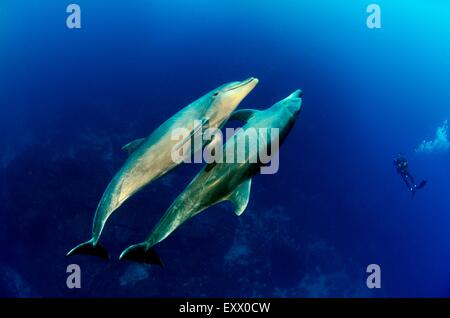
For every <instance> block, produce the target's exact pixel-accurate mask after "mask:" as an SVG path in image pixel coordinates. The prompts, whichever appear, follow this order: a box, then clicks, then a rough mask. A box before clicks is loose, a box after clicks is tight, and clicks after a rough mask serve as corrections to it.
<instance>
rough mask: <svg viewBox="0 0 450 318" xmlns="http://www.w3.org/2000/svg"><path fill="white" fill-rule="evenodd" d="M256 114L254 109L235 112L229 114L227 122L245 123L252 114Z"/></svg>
mask: <svg viewBox="0 0 450 318" xmlns="http://www.w3.org/2000/svg"><path fill="white" fill-rule="evenodd" d="M256 112H258V111H257V110H255V109H240V110H236V111H234V112H233V113H232V114H231V116H230V118H229V120H240V121H243V122H247V121H248V120H249V119H250V118H251V117H252V116H253V115H254V114H256Z"/></svg>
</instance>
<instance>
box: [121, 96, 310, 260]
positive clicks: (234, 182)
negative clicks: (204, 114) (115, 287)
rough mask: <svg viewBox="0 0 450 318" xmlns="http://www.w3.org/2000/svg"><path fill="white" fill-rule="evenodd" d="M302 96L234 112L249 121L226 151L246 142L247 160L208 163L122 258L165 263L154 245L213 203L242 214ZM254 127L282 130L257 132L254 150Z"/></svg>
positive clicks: (281, 139)
mask: <svg viewBox="0 0 450 318" xmlns="http://www.w3.org/2000/svg"><path fill="white" fill-rule="evenodd" d="M301 96H302V92H301V91H300V90H297V91H295V92H294V93H292V94H291V95H289V96H288V97H287V98H285V99H283V100H281V101H280V102H278V103H276V104H275V105H273V106H272V107H270V108H268V109H266V110H261V111H258V110H251V109H246V110H238V111H236V112H234V113H233V114H232V115H231V117H230V119H238V120H241V121H244V122H246V124H245V125H244V126H243V127H242V129H240V130H238V132H237V133H236V134H235V135H233V136H232V138H230V139H229V140H228V141H227V142H226V144H225V146H224V147H223V150H224V151H223V154H225V153H226V151H229V150H231V151H232V150H233V149H236V146H237V147H241V148H242V145H244V147H245V149H246V150H245V151H246V154H245V157H244V160H242V161H240V162H235V161H236V160H234V162H228V161H227V162H223V161H222V162H216V163H214V162H213V163H209V164H207V165H206V166H205V167H204V168H203V169H202V170H201V171H200V172H199V173H198V174H197V176H196V177H195V178H194V179H193V180H192V181H191V183H190V184H189V185H188V186H187V187H186V189H185V190H184V191H183V192H182V193H181V194H180V195H179V196H178V197H177V198H176V199H175V201H174V202H173V203H172V205H171V206H170V207H169V209H168V210H167V211H166V213H165V214H164V216H163V217H162V218H161V220H160V221H159V223H158V224H157V225H156V226H155V227H154V228H153V230H152V232H151V233H150V235H149V236H148V238H147V239H146V240H145V242H143V243H140V244H136V245H132V246H130V247H128V248H127V249H125V250H124V251H123V252H122V254H121V255H120V259H126V260H131V261H136V262H143V263H147V264H158V265H160V266H162V263H161V260H160V258H159V256H158V255H157V254H156V252H155V251H154V250H153V248H152V247H153V246H154V245H155V244H157V243H159V242H161V241H162V240H164V239H165V238H166V237H167V236H169V235H170V234H171V233H172V232H173V231H175V230H176V229H177V228H178V227H179V226H180V225H181V224H183V223H184V222H186V221H187V220H189V219H190V218H192V217H193V216H195V215H197V214H199V213H200V212H202V211H203V210H205V209H207V208H208V207H210V206H212V205H215V204H217V203H219V202H222V201H227V200H228V201H231V202H232V203H233V205H234V208H235V213H236V215H241V214H242V213H243V212H244V210H245V208H246V207H247V204H248V201H249V195H250V187H251V180H252V179H251V178H252V177H253V176H254V175H255V174H257V173H258V172H259V170H260V169H261V168H263V167H262V163H261V161H260V160H259V159H257V157H259V155H260V153H261V151H266V153H267V149H268V148H269V147H270V146H271V144H272V143H277V142H278V145H279V144H280V143H281V142H282V141H283V140H284V139H285V138H286V136H287V135H288V134H289V132H290V130H291V128H292V127H293V126H294V124H295V122H296V119H297V116H298V114H299V112H300V109H301V104H302V99H301ZM250 128H255V129H260V128H262V129H272V128H274V130H275V131H277V132H278V133H277V134H270V136H269V137H267V138H265V139H264V138H261V136H260V135H257V137H256V138H257V139H258V144H259V145H258V149H255V148H253V150H252V149H251V148H249V147H248V145H247V143H246V140H248V139H246V138H248V135H247V133H246V132H247V131H249V129H250ZM253 136H254V135H253ZM275 139H277V140H275ZM271 157H273V154H271ZM255 159H256V160H255ZM272 160H273V159H272Z"/></svg>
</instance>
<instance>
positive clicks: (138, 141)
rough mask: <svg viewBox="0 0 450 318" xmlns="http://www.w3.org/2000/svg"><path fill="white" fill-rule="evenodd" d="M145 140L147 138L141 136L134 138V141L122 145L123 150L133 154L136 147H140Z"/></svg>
mask: <svg viewBox="0 0 450 318" xmlns="http://www.w3.org/2000/svg"><path fill="white" fill-rule="evenodd" d="M144 141H145V138H139V139H136V140H133V141H132V142H129V143H127V144H126V145H125V146H123V147H122V150H125V151H126V152H127V153H128V155H131V154H132V153H133V152H134V151H135V150H136V149H138V148H139V147H140V146H141V145H142V144H143V143H144Z"/></svg>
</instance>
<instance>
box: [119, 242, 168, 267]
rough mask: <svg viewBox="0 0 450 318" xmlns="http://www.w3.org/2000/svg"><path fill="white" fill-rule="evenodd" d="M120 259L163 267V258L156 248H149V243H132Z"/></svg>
mask: <svg viewBox="0 0 450 318" xmlns="http://www.w3.org/2000/svg"><path fill="white" fill-rule="evenodd" d="M119 259H120V260H129V261H133V262H138V263H145V264H154V265H159V266H161V267H163V264H162V262H161V259H160V258H159V256H158V254H157V253H156V252H155V250H154V249H152V248H149V249H147V244H145V243H140V244H136V245H131V246H130V247H128V248H127V249H125V250H124V251H123V252H122V254H120V257H119Z"/></svg>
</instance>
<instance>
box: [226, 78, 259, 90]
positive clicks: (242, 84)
mask: <svg viewBox="0 0 450 318" xmlns="http://www.w3.org/2000/svg"><path fill="white" fill-rule="evenodd" d="M254 80H255V78H254V77H251V78H249V79H248V80H246V81H245V82H243V83H241V84H239V85H237V86H235V87H232V88H229V89H227V90H226V91H225V92H229V91H232V90H235V89H238V88H239V87H242V86H245V85H247V84H250V83H251V82H253V81H254Z"/></svg>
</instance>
